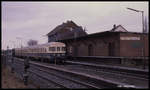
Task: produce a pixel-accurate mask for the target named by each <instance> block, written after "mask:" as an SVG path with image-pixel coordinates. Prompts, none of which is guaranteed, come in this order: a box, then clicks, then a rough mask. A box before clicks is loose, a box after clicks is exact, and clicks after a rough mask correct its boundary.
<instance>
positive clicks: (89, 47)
mask: <svg viewBox="0 0 150 90" xmlns="http://www.w3.org/2000/svg"><path fill="white" fill-rule="evenodd" d="M92 55H93V46H92V44H90V45H88V56H92Z"/></svg>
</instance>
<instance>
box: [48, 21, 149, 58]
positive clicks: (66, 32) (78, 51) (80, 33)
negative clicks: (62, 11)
mask: <svg viewBox="0 0 150 90" xmlns="http://www.w3.org/2000/svg"><path fill="white" fill-rule="evenodd" d="M47 35H48V42H51V41H60V42H64V43H65V44H66V46H67V48H66V50H67V54H68V55H71V56H121V57H122V56H123V57H142V56H149V41H148V34H147V33H138V32H128V31H127V30H126V29H125V28H124V27H123V26H121V25H118V26H116V25H114V27H113V28H112V29H111V30H109V31H105V32H99V33H93V34H88V35H87V33H86V32H85V30H83V29H82V27H81V26H78V25H76V24H75V23H74V22H73V21H67V22H66V23H63V24H62V25H59V26H57V27H56V28H55V29H54V30H53V31H51V32H50V33H48V34H47Z"/></svg>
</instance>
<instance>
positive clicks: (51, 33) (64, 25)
mask: <svg viewBox="0 0 150 90" xmlns="http://www.w3.org/2000/svg"><path fill="white" fill-rule="evenodd" d="M71 25H72V26H74V27H79V26H78V25H76V24H75V23H74V22H73V21H67V22H66V23H63V24H61V25H58V26H57V27H55V28H54V29H53V30H52V31H51V32H49V33H48V34H47V36H50V35H53V34H56V33H57V32H59V31H60V30H62V29H64V28H66V27H68V26H71Z"/></svg>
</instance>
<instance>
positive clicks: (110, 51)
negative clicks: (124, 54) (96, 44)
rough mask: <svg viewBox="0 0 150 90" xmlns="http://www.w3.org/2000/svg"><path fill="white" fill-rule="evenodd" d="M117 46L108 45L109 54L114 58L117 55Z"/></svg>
mask: <svg viewBox="0 0 150 90" xmlns="http://www.w3.org/2000/svg"><path fill="white" fill-rule="evenodd" d="M114 50H115V44H114V43H113V42H112V43H109V45H108V54H109V56H114V55H115V52H114Z"/></svg>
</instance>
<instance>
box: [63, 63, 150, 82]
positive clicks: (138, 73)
mask: <svg viewBox="0 0 150 90" xmlns="http://www.w3.org/2000/svg"><path fill="white" fill-rule="evenodd" d="M66 62H67V63H70V64H77V65H82V66H84V67H88V68H89V67H90V68H91V69H93V70H97V71H103V70H105V71H106V72H110V73H118V74H122V75H128V76H129V77H135V78H139V79H143V80H148V79H149V75H148V73H149V72H148V71H147V70H139V69H129V68H123V67H117V66H110V65H98V64H92V63H83V62H74V61H66Z"/></svg>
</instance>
